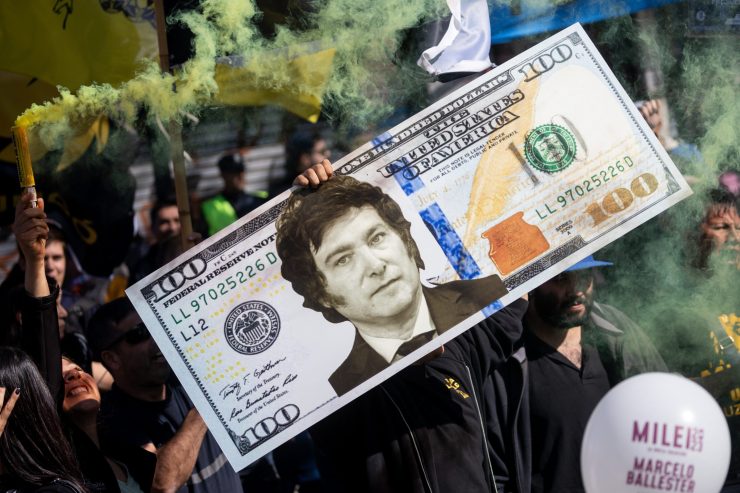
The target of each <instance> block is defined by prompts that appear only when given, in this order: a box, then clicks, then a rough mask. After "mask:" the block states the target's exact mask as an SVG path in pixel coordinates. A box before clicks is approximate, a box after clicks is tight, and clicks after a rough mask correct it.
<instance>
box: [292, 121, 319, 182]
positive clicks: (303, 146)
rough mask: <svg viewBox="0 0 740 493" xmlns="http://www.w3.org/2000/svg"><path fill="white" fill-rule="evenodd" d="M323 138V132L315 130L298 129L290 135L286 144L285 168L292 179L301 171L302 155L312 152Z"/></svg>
mask: <svg viewBox="0 0 740 493" xmlns="http://www.w3.org/2000/svg"><path fill="white" fill-rule="evenodd" d="M321 139H322V137H321V134H319V133H318V132H316V131H315V130H314V131H305V130H304V131H298V132H296V133H294V134H293V135H291V136H290V139H288V142H287V143H286V144H285V169H286V170H287V172H288V175H289V176H290V177H291V179H292V177H293V176H295V175H297V174H298V173H299V172H300V160H301V156H302V155H303V154H309V153H311V151H312V150H313V146H314V145H315V144H316V142H318V141H320V140H321Z"/></svg>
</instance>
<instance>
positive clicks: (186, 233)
mask: <svg viewBox="0 0 740 493" xmlns="http://www.w3.org/2000/svg"><path fill="white" fill-rule="evenodd" d="M154 8H155V12H156V25H157V42H158V43H157V44H158V45H159V67H160V69H161V70H162V71H163V72H169V71H170V56H169V48H168V47H167V26H166V23H165V12H164V0H155V1H154ZM168 131H169V134H170V157H171V159H172V169H173V171H174V175H175V197H176V199H177V210H178V212H179V215H180V228H181V229H180V241H181V243H182V248H183V250H187V249H189V248H190V247H191V246H192V244H191V242H190V241H189V240H188V237H190V235H191V234H192V233H193V221H192V216H191V214H190V196H189V194H188V182H187V175H186V174H185V159H184V157H183V154H184V149H183V145H182V125H180V122H178V121H177V120H176V119H174V118H173V119H172V120H170V122H169V125H168Z"/></svg>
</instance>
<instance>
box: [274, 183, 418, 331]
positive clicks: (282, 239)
mask: <svg viewBox="0 0 740 493" xmlns="http://www.w3.org/2000/svg"><path fill="white" fill-rule="evenodd" d="M364 206H372V207H373V208H375V210H376V211H377V212H378V215H379V216H380V217H381V219H383V221H385V222H386V223H387V224H388V226H390V227H391V228H392V229H393V230H394V231H395V232H396V233H397V234H398V235H399V236H400V237H401V240H402V241H403V243H404V245H405V246H406V251H407V252H408V253H409V255H410V256H411V257H412V258H413V259H414V260H415V262H416V265H417V267H419V268H420V269H423V268H424V261H423V260H422V259H421V254H420V253H419V248H418V247H417V246H416V242H415V241H414V239H413V238H412V237H411V223H410V222H409V221H407V220H406V218H405V217H404V216H403V212H401V208H400V207H399V206H398V204H397V203H396V202H395V201H394V200H393V199H392V198H391V197H390V196H389V195H387V194H386V193H384V192H383V190H381V189H380V188H379V187H376V186H373V185H370V184H369V183H365V182H361V181H358V180H356V179H354V178H352V177H349V176H334V177H333V178H332V179H331V180H329V181H327V182H326V183H324V184H322V185H321V186H320V187H319V188H318V189H317V190H309V189H303V190H297V191H295V192H293V194H292V195H291V196H290V199H288V203H287V205H286V206H285V209H284V210H283V212H282V213H281V215H280V217H279V218H278V220H277V238H276V244H277V253H278V256H280V259H281V260H282V261H283V264H282V267H281V268H280V270H281V273H282V275H283V278H284V279H286V280H287V281H289V282H290V283H291V284H292V286H293V290H294V291H295V292H296V293H298V294H299V295H301V296H303V299H304V301H303V306H305V307H306V308H310V309H312V310H316V311H318V312H321V313H322V314H323V315H324V318H326V319H327V320H328V321H330V322H334V323H338V322H343V321H345V320H346V318H344V317H343V316H342V315H341V314H340V313H339V312H337V311H336V310H334V309H333V308H327V307H326V306H324V305H323V304H322V301H323V302H325V303H326V304H330V305H331V304H333V300H332V299H331V297H330V296H329V294H328V293H327V292H326V279H325V278H324V276H323V274H321V272H319V270H318V268H317V266H316V262H315V261H314V257H313V253H312V250H314V251H315V250H318V248H319V247H320V246H321V242H322V240H323V236H324V233H325V232H326V230H327V229H329V227H331V226H332V225H333V224H334V223H335V222H336V221H337V220H338V219H339V218H341V217H342V216H344V215H345V214H346V213H347V212H348V211H349V210H350V209H352V208H360V207H364Z"/></svg>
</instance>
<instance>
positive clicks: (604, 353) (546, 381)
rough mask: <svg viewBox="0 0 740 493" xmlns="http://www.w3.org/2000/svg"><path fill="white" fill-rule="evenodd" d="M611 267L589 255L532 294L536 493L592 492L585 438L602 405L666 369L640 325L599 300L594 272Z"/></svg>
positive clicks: (528, 332) (527, 337)
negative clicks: (611, 394)
mask: <svg viewBox="0 0 740 493" xmlns="http://www.w3.org/2000/svg"><path fill="white" fill-rule="evenodd" d="M608 265H612V264H611V263H610V262H602V261H598V260H594V258H593V257H587V258H586V259H584V260H582V261H581V262H579V263H577V264H575V265H574V266H572V267H571V268H570V269H568V270H566V271H565V272H563V273H562V274H559V275H558V276H555V277H554V278H553V279H551V280H549V281H548V282H546V283H544V284H543V285H542V286H540V287H538V288H537V289H535V290H534V291H533V292H531V293H530V294H529V299H530V303H529V307H528V310H527V314H526V315H525V318H524V328H525V331H524V346H525V348H526V351H527V358H528V359H529V385H530V393H529V397H530V419H531V426H532V430H531V431H532V492H569V493H572V492H579V491H584V488H583V483H582V481H581V470H580V453H581V440H582V438H583V432H584V430H585V428H586V423H587V422H588V418H589V417H590V415H591V412H592V411H593V410H594V408H595V407H596V404H597V403H598V402H599V400H600V399H601V398H602V397H603V396H604V395H605V394H606V393H607V392H608V391H609V389H610V388H611V387H613V386H614V385H616V384H617V383H619V382H620V381H622V380H623V379H625V378H627V377H630V376H632V375H635V374H638V373H642V372H646V371H665V370H666V367H665V364H664V363H663V360H662V359H661V357H660V355H659V354H658V352H657V351H656V349H655V348H654V347H653V345H652V343H651V342H650V339H648V337H647V336H646V335H645V334H644V333H643V331H642V329H640V327H638V326H637V324H635V323H634V322H633V321H632V320H630V319H629V318H628V317H627V316H626V315H625V314H624V313H622V312H620V311H619V310H617V309H616V308H614V307H612V306H609V305H605V304H601V303H597V302H595V301H594V300H593V295H594V271H593V269H594V268H595V267H603V266H608Z"/></svg>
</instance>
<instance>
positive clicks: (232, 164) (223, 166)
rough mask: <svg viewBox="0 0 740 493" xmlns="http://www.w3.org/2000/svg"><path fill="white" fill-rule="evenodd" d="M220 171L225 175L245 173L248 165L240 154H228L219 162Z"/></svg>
mask: <svg viewBox="0 0 740 493" xmlns="http://www.w3.org/2000/svg"><path fill="white" fill-rule="evenodd" d="M218 170H219V171H220V172H221V173H222V174H224V173H244V172H245V171H246V170H247V165H246V163H245V162H244V156H242V155H241V154H240V153H238V152H232V153H230V154H226V155H224V156H222V157H221V159H219V160H218Z"/></svg>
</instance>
